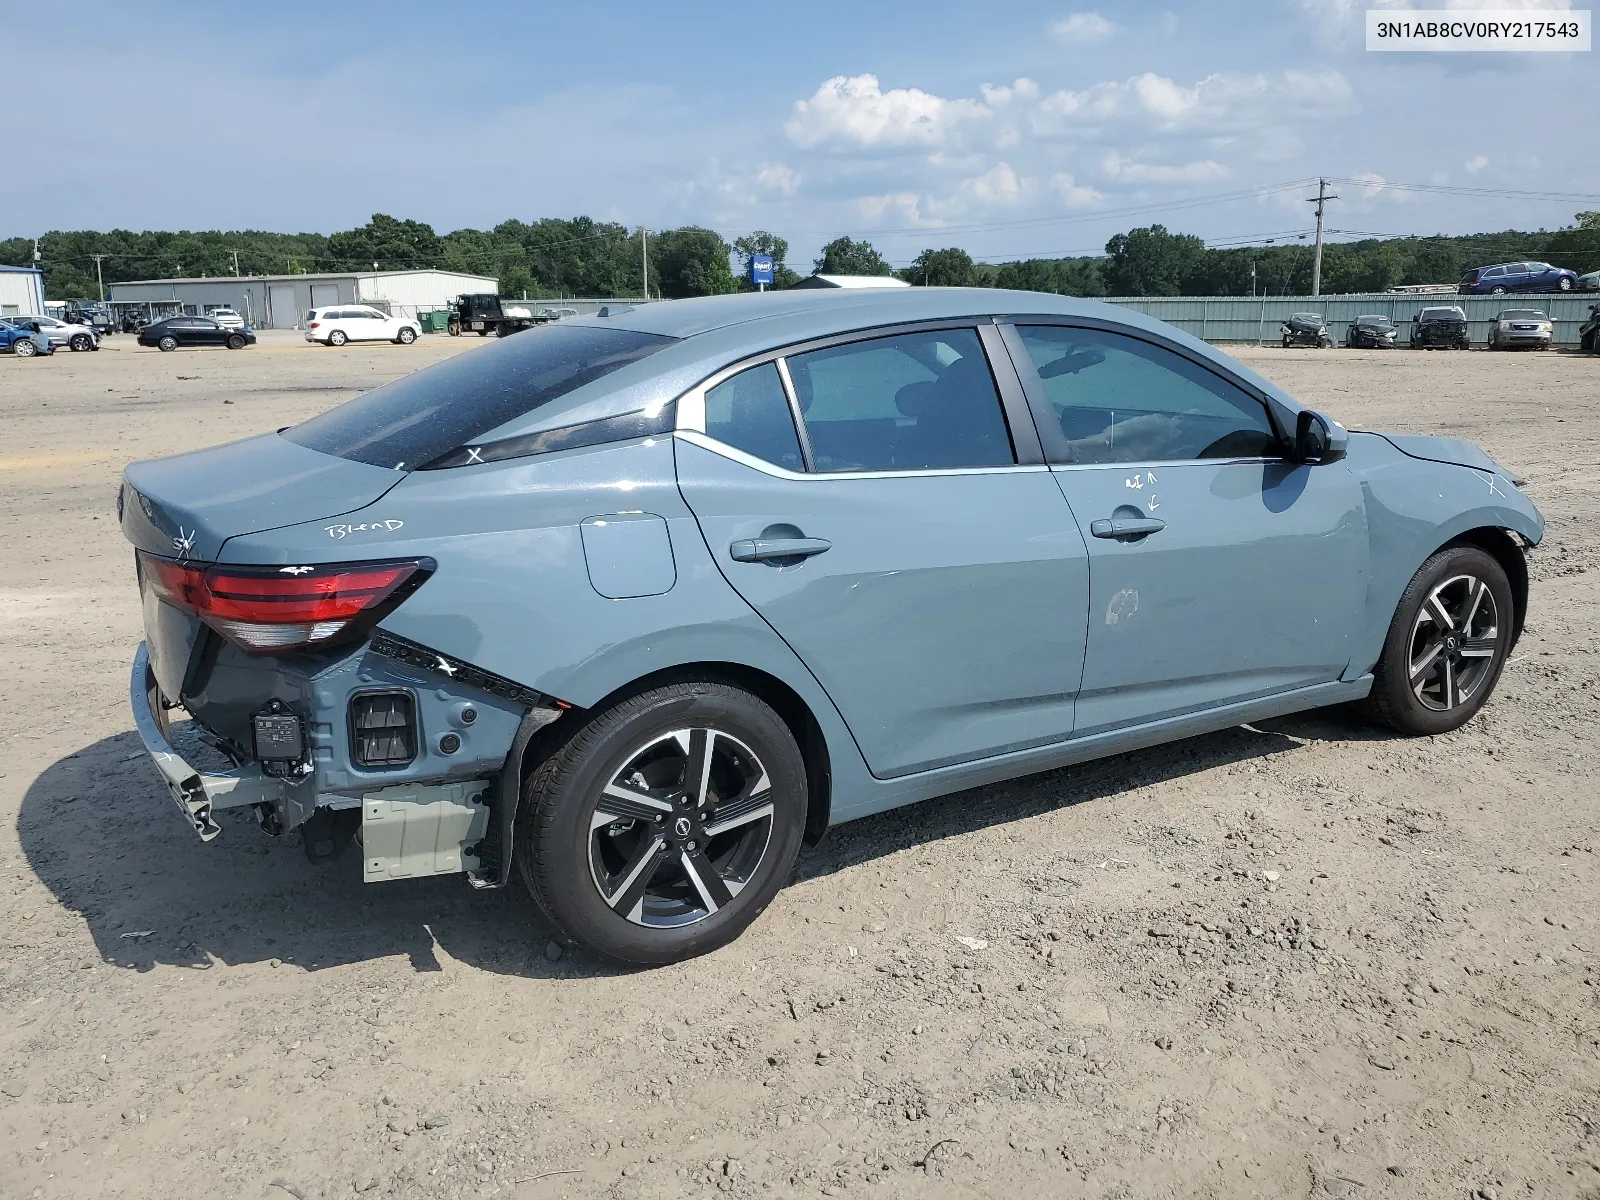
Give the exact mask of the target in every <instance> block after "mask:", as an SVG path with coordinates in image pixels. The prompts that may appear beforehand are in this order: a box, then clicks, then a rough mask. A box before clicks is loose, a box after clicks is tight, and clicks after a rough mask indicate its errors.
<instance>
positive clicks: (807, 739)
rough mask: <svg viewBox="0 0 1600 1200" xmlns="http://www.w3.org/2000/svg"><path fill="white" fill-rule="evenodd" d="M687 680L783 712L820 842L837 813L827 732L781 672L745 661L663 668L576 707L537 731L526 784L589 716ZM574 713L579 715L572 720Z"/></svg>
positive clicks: (527, 754) (812, 830)
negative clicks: (719, 686) (730, 690)
mask: <svg viewBox="0 0 1600 1200" xmlns="http://www.w3.org/2000/svg"><path fill="white" fill-rule="evenodd" d="M687 682H697V683H725V684H728V685H730V686H733V687H737V688H740V689H742V690H744V691H747V692H749V693H750V694H751V695H753V696H755V697H756V698H757V699H759V700H760V701H762V703H764V704H766V705H767V706H768V707H769V708H771V709H772V710H773V711H774V712H775V713H777V714H778V717H779V718H780V719H781V720H782V721H783V723H784V725H786V726H787V727H788V729H789V732H790V734H791V735H792V736H793V737H794V740H795V744H796V745H797V746H799V747H800V756H801V759H802V760H803V761H804V762H805V767H806V793H807V794H806V828H805V843H806V845H808V846H815V845H816V844H817V843H818V842H819V841H821V840H822V835H823V834H824V833H826V832H827V829H828V826H829V824H830V820H831V817H832V813H833V759H832V755H831V754H830V752H829V750H828V739H827V737H826V735H825V734H824V733H823V731H822V724H821V722H819V721H818V720H817V717H816V714H814V713H813V712H812V711H811V706H810V705H809V704H807V703H806V701H805V698H804V697H802V696H801V695H800V693H799V692H797V691H795V690H794V688H792V687H790V686H789V684H787V683H785V682H784V681H783V680H782V679H779V678H778V677H777V676H776V675H773V674H771V673H770V672H767V671H763V670H761V669H760V668H758V667H752V666H748V665H746V664H744V663H735V662H721V661H716V660H710V661H705V662H690V663H679V664H676V665H674V666H670V667H663V668H661V669H660V670H656V671H651V672H650V673H648V674H646V675H641V676H639V677H638V678H636V679H632V680H629V681H628V682H627V683H625V684H623V685H621V686H620V687H617V688H614V689H613V690H612V691H610V692H608V693H607V694H606V695H604V696H602V697H601V698H600V699H598V700H596V701H595V702H594V704H592V705H590V706H589V707H587V708H582V709H574V710H572V713H571V716H569V717H565V718H563V719H561V720H558V721H555V722H553V723H551V724H550V725H548V726H546V727H545V728H543V729H541V730H540V731H539V732H538V733H536V734H534V736H533V738H532V740H530V741H529V743H528V746H527V749H526V750H525V751H524V752H523V755H522V763H521V774H522V779H521V780H520V781H519V782H521V783H525V782H526V781H527V777H528V776H529V775H530V774H532V772H533V770H534V768H535V767H536V766H537V765H538V764H539V763H540V762H541V761H542V760H543V759H544V758H546V757H548V756H549V755H550V754H551V753H552V752H553V751H554V749H555V748H556V746H558V745H559V744H560V743H562V742H564V741H566V740H567V739H568V738H569V737H571V736H572V735H573V733H574V732H576V730H578V729H579V728H581V727H582V725H583V723H584V720H585V719H586V718H587V716H588V715H589V714H592V713H601V712H605V711H606V710H607V709H610V708H612V707H614V706H615V705H617V704H620V703H622V702H623V701H624V700H627V699H628V698H629V697H630V696H637V695H638V694H639V693H641V692H647V691H650V690H651V689H653V688H658V687H665V686H667V685H668V684H673V683H687ZM573 716H575V717H577V718H578V719H577V720H573V719H571V717H573ZM519 794H520V789H519Z"/></svg>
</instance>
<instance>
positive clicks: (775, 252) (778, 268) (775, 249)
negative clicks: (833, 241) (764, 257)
mask: <svg viewBox="0 0 1600 1200" xmlns="http://www.w3.org/2000/svg"><path fill="white" fill-rule="evenodd" d="M733 252H734V253H735V254H737V255H738V256H739V286H740V287H741V288H743V289H744V290H745V291H754V290H755V285H754V284H753V283H751V282H750V260H751V259H752V258H754V257H755V256H756V255H758V254H770V255H772V286H773V287H775V288H786V287H788V286H789V285H790V284H793V283H799V282H800V276H799V274H798V273H796V272H795V270H794V269H793V268H792V267H790V266H789V264H788V263H786V262H784V259H785V258H787V257H788V255H789V242H788V240H787V239H786V238H781V237H779V236H778V235H777V234H775V233H768V232H767V231H766V230H765V229H757V230H756V231H755V232H754V233H747V234H745V235H744V236H743V237H740V238H735V239H734V242H733Z"/></svg>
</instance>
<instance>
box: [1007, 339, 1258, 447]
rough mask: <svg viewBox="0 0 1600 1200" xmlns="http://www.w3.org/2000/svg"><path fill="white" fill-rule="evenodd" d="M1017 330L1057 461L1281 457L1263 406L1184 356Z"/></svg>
mask: <svg viewBox="0 0 1600 1200" xmlns="http://www.w3.org/2000/svg"><path fill="white" fill-rule="evenodd" d="M1017 332H1018V333H1019V334H1020V335H1021V337H1022V343H1023V345H1024V346H1025V347H1026V349H1027V351H1028V357H1029V358H1030V359H1031V360H1032V362H1033V366H1034V369H1035V370H1037V371H1038V373H1039V379H1040V382H1041V384H1042V385H1043V390H1044V396H1045V399H1046V400H1047V401H1048V403H1049V406H1050V409H1051V419H1050V420H1049V421H1048V422H1046V421H1044V420H1041V424H1044V425H1046V429H1044V430H1042V431H1041V432H1045V433H1047V434H1048V435H1049V436H1048V441H1047V449H1048V450H1049V453H1050V458H1051V460H1052V461H1053V462H1066V463H1132V462H1172V461H1184V460H1189V459H1197V458H1258V457H1264V456H1275V455H1278V454H1280V453H1281V452H1282V447H1281V443H1280V442H1279V440H1278V436H1277V433H1276V431H1275V430H1274V429H1273V425H1272V421H1271V419H1270V418H1269V417H1268V415H1267V410H1266V406H1265V405H1264V404H1263V403H1262V402H1261V401H1259V400H1257V399H1256V398H1255V397H1254V396H1251V395H1249V394H1248V393H1246V392H1245V391H1243V390H1242V389H1241V388H1239V387H1238V386H1236V385H1235V384H1232V383H1230V382H1228V381H1227V380H1225V379H1223V378H1222V377H1221V376H1220V375H1217V374H1214V373H1213V372H1211V371H1210V370H1207V369H1206V368H1205V367H1202V366H1201V365H1200V364H1198V363H1196V362H1193V361H1191V360H1190V359H1187V358H1185V357H1183V356H1182V355H1181V354H1177V353H1174V352H1173V351H1171V350H1168V349H1166V348H1165V347H1162V346H1158V345H1155V344H1154V343H1152V342H1146V341H1143V340H1141V339H1139V338H1135V337H1130V336H1128V335H1126V334H1121V333H1113V332H1111V331H1109V330H1102V329H1086V328H1076V327H1070V326H1062V325H1019V326H1018V327H1017ZM1057 433H1059V437H1057V436H1056V435H1057ZM1049 443H1054V445H1053V446H1052V445H1050V444H1049Z"/></svg>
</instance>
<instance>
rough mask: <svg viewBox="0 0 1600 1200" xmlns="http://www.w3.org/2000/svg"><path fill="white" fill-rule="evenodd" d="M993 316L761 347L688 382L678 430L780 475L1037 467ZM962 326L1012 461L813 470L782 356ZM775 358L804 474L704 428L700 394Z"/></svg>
mask: <svg viewBox="0 0 1600 1200" xmlns="http://www.w3.org/2000/svg"><path fill="white" fill-rule="evenodd" d="M999 320H1000V318H998V317H994V316H989V315H982V316H970V317H947V318H944V319H940V320H930V321H907V322H897V323H896V324H893V325H876V326H868V327H866V328H864V329H853V330H850V331H849V332H847V333H835V334H829V335H828V336H826V337H820V338H809V339H807V340H806V341H803V342H795V343H793V344H792V345H788V346H780V347H777V348H775V349H772V350H764V351H762V352H761V353H760V354H753V355H750V356H749V357H748V358H741V359H739V360H738V361H737V362H734V363H731V364H729V365H728V366H726V367H721V368H719V369H718V370H717V371H716V373H715V374H713V375H710V376H708V377H707V378H705V379H704V380H702V381H701V382H699V383H697V384H696V385H695V386H694V387H692V388H690V389H689V390H688V391H686V392H684V393H683V394H682V395H681V396H679V397H678V400H677V411H678V422H677V427H676V432H677V433H678V434H680V435H681V434H694V435H696V436H695V437H692V438H689V439H687V440H689V441H691V442H693V444H694V445H697V446H701V447H703V448H705V449H708V450H714V451H716V452H717V453H723V454H725V455H726V456H727V457H729V458H732V459H734V460H735V461H736V462H741V463H744V464H745V465H747V466H756V465H758V464H759V465H760V469H761V470H764V471H766V472H767V473H768V474H771V475H776V476H778V477H779V478H782V479H898V478H902V477H905V476H928V475H978V474H993V473H994V472H996V471H1016V470H1022V469H1029V470H1037V469H1040V468H1043V467H1044V466H1045V465H1046V460H1045V455H1044V449H1043V447H1042V446H1041V445H1040V442H1039V432H1038V430H1037V429H1035V428H1034V417H1033V414H1032V413H1031V412H1030V411H1029V406H1028V402H1027V397H1026V390H1025V388H1024V385H1023V383H1022V380H1021V379H1020V378H1019V377H1018V376H1019V372H1018V370H1017V367H1016V364H1015V363H1014V362H1013V361H1012V359H1013V357H1014V356H1013V355H1011V354H1009V353H1006V349H1007V348H1006V346H1005V344H1004V342H1003V341H1001V340H1000V338H999V335H998V333H997V332H996V324H997V322H998V321H999ZM953 329H965V330H968V331H969V332H972V333H975V334H976V335H977V338H978V344H979V346H980V347H982V349H983V353H984V357H985V359H987V361H988V366H989V376H990V378H991V379H992V380H993V381H994V385H995V393H996V395H997V396H998V397H999V400H1000V416H1001V419H1002V420H1003V421H1004V422H1005V424H1006V436H1007V437H1008V438H1009V439H1010V440H1011V451H1012V455H1013V456H1014V457H1015V458H1016V460H1017V461H1016V462H1014V463H1007V464H1005V465H1003V466H991V467H938V468H919V469H908V470H904V471H818V470H817V469H816V463H815V459H814V457H813V455H812V450H811V434H810V432H809V431H808V430H807V428H806V423H805V418H804V416H803V415H802V414H801V412H800V401H799V397H798V395H797V394H796V393H795V389H794V380H793V379H792V378H791V377H790V375H789V364H788V361H787V360H788V359H790V358H792V357H794V356H795V355H798V354H808V353H810V352H811V351H813V350H826V349H829V348H831V347H834V346H845V345H850V344H852V343H855V342H870V341H877V340H878V339H880V338H889V337H899V336H902V335H904V334H912V333H938V332H940V331H941V330H953ZM769 362H771V363H776V364H777V366H778V378H779V379H780V380H781V381H782V382H783V390H784V395H785V396H786V397H787V398H788V401H789V418H790V420H792V421H793V422H794V426H795V432H796V433H797V434H798V435H799V437H800V454H801V457H802V459H803V460H804V462H805V467H806V470H805V473H804V474H801V473H798V472H794V471H789V470H786V469H784V468H783V467H779V466H776V465H775V464H773V463H768V462H767V461H766V460H765V459H760V458H757V457H755V456H754V455H751V454H748V453H746V452H745V451H743V450H740V449H739V448H738V447H737V446H729V445H728V444H727V443H725V442H721V441H718V440H717V439H716V438H714V437H712V436H711V435H710V434H708V433H706V393H707V392H709V391H710V390H711V389H712V388H714V387H717V386H718V385H719V384H722V383H725V382H726V381H727V380H729V379H731V378H733V377H734V376H735V375H738V374H740V373H742V372H744V371H748V370H750V369H751V368H753V367H759V366H762V365H763V364H765V363H769Z"/></svg>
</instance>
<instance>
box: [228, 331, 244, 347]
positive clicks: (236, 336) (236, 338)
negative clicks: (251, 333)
mask: <svg viewBox="0 0 1600 1200" xmlns="http://www.w3.org/2000/svg"><path fill="white" fill-rule="evenodd" d="M244 346H245V341H244V334H242V333H230V334H229V335H228V349H229V350H243V349H244Z"/></svg>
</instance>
